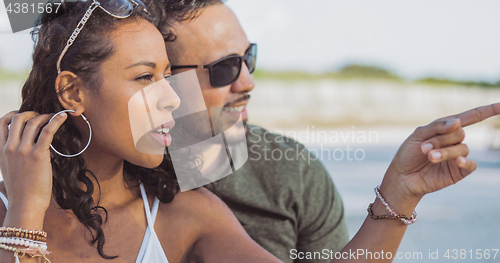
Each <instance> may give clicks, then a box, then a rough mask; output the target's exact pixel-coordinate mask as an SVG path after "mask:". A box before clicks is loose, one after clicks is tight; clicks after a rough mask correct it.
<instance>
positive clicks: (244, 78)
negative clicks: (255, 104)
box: [231, 62, 255, 93]
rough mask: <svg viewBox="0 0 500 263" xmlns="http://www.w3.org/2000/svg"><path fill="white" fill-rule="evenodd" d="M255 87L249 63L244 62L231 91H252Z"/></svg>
mask: <svg viewBox="0 0 500 263" xmlns="http://www.w3.org/2000/svg"><path fill="white" fill-rule="evenodd" d="M254 87H255V83H254V82H253V76H252V74H250V71H248V67H247V64H246V63H245V62H243V65H242V66H241V73H240V76H239V77H238V79H237V80H236V81H235V82H234V83H233V84H232V85H231V91H232V92H234V93H244V92H250V91H252V90H253V88H254Z"/></svg>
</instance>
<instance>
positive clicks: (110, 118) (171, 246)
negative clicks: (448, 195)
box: [0, 0, 500, 263]
mask: <svg viewBox="0 0 500 263" xmlns="http://www.w3.org/2000/svg"><path fill="white" fill-rule="evenodd" d="M114 2H120V1H118V0H116V1H102V6H103V8H100V7H96V6H95V5H96V3H95V2H91V1H86V2H78V3H77V5H76V6H75V7H73V8H71V9H70V10H65V12H66V15H65V16H62V17H59V18H57V19H55V17H54V15H53V14H44V17H43V18H42V22H43V23H44V24H43V25H42V26H41V28H40V29H39V31H38V33H37V36H38V39H37V44H36V46H35V51H34V54H33V69H32V71H31V74H30V76H29V78H28V80H27V82H26V84H25V86H24V87H23V103H22V106H21V109H20V111H19V112H11V113H9V114H7V115H6V116H4V117H3V118H1V119H0V147H1V149H2V150H1V152H0V166H1V169H2V175H3V178H4V184H3V185H2V186H1V187H0V192H2V193H3V195H5V196H6V197H7V198H6V199H8V201H7V200H4V203H5V204H6V207H5V208H4V207H2V206H0V218H2V219H4V224H3V226H5V227H15V228H21V229H33V230H43V231H45V232H47V233H48V236H47V240H46V241H47V242H46V243H47V245H48V248H47V250H48V251H50V252H51V254H50V255H48V256H47V257H48V258H49V259H50V260H51V261H52V262H107V261H108V259H113V262H134V261H135V262H168V261H169V262H279V260H278V259H276V258H275V257H273V256H272V255H270V254H269V253H268V252H266V251H265V250H263V249H262V248H260V247H259V246H258V245H257V244H255V243H254V242H253V241H252V240H251V239H250V238H249V237H248V235H247V234H246V233H245V231H244V229H243V228H242V227H241V225H239V223H238V221H237V220H236V219H235V217H234V216H233V215H232V213H231V212H230V210H229V209H228V208H227V207H226V206H225V205H224V204H223V203H222V202H221V201H220V200H219V199H218V198H216V197H215V196H213V195H212V194H210V193H209V192H208V191H207V190H203V188H200V189H197V190H193V191H187V192H182V193H178V185H177V183H176V181H175V177H174V175H173V174H172V167H171V166H170V161H169V160H168V159H167V158H166V157H165V156H164V155H160V154H147V153H142V152H141V151H138V150H137V149H136V145H134V139H133V138H132V137H133V136H132V131H131V127H130V126H131V125H130V122H129V116H128V113H127V112H128V106H129V104H128V103H129V101H130V98H131V97H133V96H134V94H137V93H138V92H141V90H143V89H144V88H146V87H147V86H150V85H151V84H153V83H155V82H156V83H160V85H163V87H164V88H165V90H166V91H167V92H166V94H168V96H165V97H162V98H158V101H155V102H154V103H153V105H156V107H157V110H159V111H161V112H163V114H165V116H168V117H170V116H171V113H172V111H174V110H175V109H176V108H177V107H178V106H179V103H180V102H179V100H178V97H177V95H176V94H175V92H173V91H172V90H171V87H170V86H169V85H168V84H167V83H166V82H165V81H164V78H165V76H169V75H170V69H169V62H168V58H167V55H166V53H165V46H164V41H163V38H162V36H161V34H160V33H159V31H157V29H156V28H155V25H154V24H153V23H151V22H154V21H152V19H151V16H149V15H148V14H146V12H145V11H144V10H143V9H144V8H143V7H141V6H139V8H135V9H134V11H133V13H132V14H126V13H125V14H118V13H117V12H118V11H120V9H116V10H113V12H109V11H110V10H106V9H105V8H108V9H112V6H113V5H111V4H109V3H114ZM134 2H138V1H134ZM138 3H139V4H140V2H138ZM108 4H109V5H108ZM88 10H91V11H88ZM122 11H123V10H122ZM149 11H150V13H154V12H153V10H149ZM85 12H87V13H86V15H85V17H86V18H85V21H84V23H83V24H84V25H83V27H82V23H80V20H81V18H82V17H84V13H85ZM109 13H112V14H113V15H114V16H115V17H113V16H112V15H110V14H109ZM116 17H121V18H116ZM77 27H78V28H79V30H78V31H77V34H76V38H75V37H72V38H71V39H72V40H74V41H73V42H72V44H71V45H69V43H67V42H66V40H67V39H69V38H70V36H71V34H72V33H73V32H74V31H75V30H74V29H75V28H77ZM78 32H79V33H78ZM73 36H74V35H73ZM68 46H69V47H68ZM54 84H55V86H54ZM63 110H69V112H64V113H60V112H61V111H63ZM478 111H479V112H481V113H483V115H482V117H481V118H480V119H476V118H475V116H476V115H474V114H473V113H474V112H472V113H465V114H462V115H460V116H457V117H456V118H446V119H443V120H437V121H436V122H434V123H432V124H430V125H429V126H426V127H422V128H419V129H417V130H416V132H415V133H414V134H413V135H412V136H410V138H409V139H408V140H407V141H406V142H405V143H404V144H403V146H402V147H401V149H400V151H399V152H398V154H397V156H396V157H395V159H394V161H393V163H392V164H391V166H390V168H389V169H388V172H387V174H386V177H385V178H384V181H383V183H382V186H381V189H380V192H381V193H383V195H384V198H385V199H386V200H387V203H388V204H389V205H390V206H391V207H392V208H393V209H394V211H396V212H397V213H399V214H400V215H402V214H405V215H411V213H412V211H413V209H414V208H415V206H416V205H417V203H418V201H419V200H420V198H422V196H423V195H425V194H426V193H430V192H433V191H437V190H440V189H442V188H444V187H446V186H448V185H450V184H453V183H455V182H456V181H458V180H460V179H462V178H464V177H465V176H466V175H468V174H470V173H471V172H472V171H473V170H474V169H475V168H476V164H475V162H473V161H471V160H469V159H467V158H465V157H466V156H467V152H468V150H467V147H466V146H465V145H464V144H461V142H462V141H463V138H464V132H463V129H462V126H463V125H467V124H472V123H473V122H476V121H480V120H482V118H484V117H487V116H490V115H493V114H496V113H498V112H500V106H499V105H495V106H491V107H489V108H482V109H479V110H478ZM54 113H60V114H57V115H54ZM83 113H84V114H83ZM67 114H69V115H70V116H71V117H68V116H67ZM54 116H55V117H54ZM83 116H85V119H84V118H83ZM52 117H54V119H53V120H52V121H51V122H49V121H50V119H51V118H52ZM87 121H88V123H87ZM461 122H462V123H461ZM464 122H465V123H464ZM47 123H48V124H47ZM9 125H10V127H9ZM44 125H45V126H44ZM89 127H91V128H89ZM156 128H157V127H155V128H154V129H152V132H154V131H155V130H156ZM56 131H57V133H56ZM90 131H92V132H90ZM38 134H39V137H38V138H37V136H38ZM155 136H157V135H155ZM160 136H163V137H165V138H168V135H167V134H166V133H165V132H162V133H161V134H160ZM88 141H90V144H88V148H86V146H87V142H88ZM51 143H52V146H53V150H51ZM164 144H165V145H168V144H169V141H168V140H167V139H165V140H164ZM165 145H163V146H162V147H164V146H165ZM157 147H158V145H157ZM82 149H85V151H83V153H82V154H81V155H77V156H76V157H71V158H70V157H65V156H68V155H69V156H71V155H75V154H78V153H79V152H81V150H82ZM56 150H57V151H58V152H59V154H58V153H57V152H55V151H56ZM422 151H423V153H422ZM64 155H65V156H64ZM143 186H144V187H143ZM51 190H52V191H51ZM174 196H175V198H174ZM160 201H161V203H160ZM149 207H152V209H149ZM150 211H151V212H150ZM372 211H373V214H374V215H390V214H389V213H388V212H387V211H386V209H385V206H384V204H383V202H382V201H381V199H380V198H379V199H377V201H376V202H375V203H374V205H373V207H372ZM405 229H406V225H405V224H403V223H402V222H401V221H399V220H373V219H371V218H367V220H366V221H365V223H364V224H363V226H362V227H361V229H360V231H359V232H358V234H357V235H356V236H355V237H354V239H353V240H352V241H351V242H350V243H349V244H348V245H347V246H346V248H344V250H343V252H348V251H349V250H356V249H357V248H362V249H368V250H370V251H374V252H375V251H380V250H385V251H386V252H387V251H389V252H390V251H392V252H393V253H394V252H395V251H396V250H397V247H398V246H399V243H400V241H401V238H402V236H403V234H404V231H405ZM3 231H4V232H5V231H7V230H5V229H4V230H3ZM7 232H8V231H7ZM89 241H90V245H89ZM42 242H43V241H42ZM7 245H8V244H7ZM7 245H5V246H6V247H7ZM8 247H10V248H13V249H9V250H7V249H5V247H3V248H2V249H0V263H4V262H12V258H13V257H16V255H17V257H21V256H22V253H19V252H17V251H18V250H19V249H24V248H23V245H15V244H14V245H8ZM10 250H14V252H12V251H10ZM40 251H41V252H44V251H42V250H40ZM40 251H38V252H33V254H37V253H39V252H40ZM13 254H14V255H13ZM40 254H43V253H40ZM167 258H168V261H167ZM36 259H40V258H39V257H37V258H31V257H30V256H29V255H24V256H23V257H21V258H20V262H37V261H36ZM351 259H352V258H351ZM353 260H355V261H356V262H360V261H362V260H360V259H357V258H356V259H353ZM386 261H388V262H389V261H392V260H391V259H387V260H386ZM378 262H382V261H378Z"/></svg>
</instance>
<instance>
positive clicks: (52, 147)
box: [49, 110, 92, 158]
mask: <svg viewBox="0 0 500 263" xmlns="http://www.w3.org/2000/svg"><path fill="white" fill-rule="evenodd" d="M63 112H75V111H74V110H62V111H60V112H58V113H56V114H54V116H52V118H50V120H49V123H50V122H51V121H52V120H53V119H54V118H55V117H56V116H57V115H59V114H61V113H63ZM80 116H82V118H83V120H84V121H85V122H87V125H88V126H89V131H90V135H89V142H87V145H86V146H85V148H83V150H81V151H80V152H79V153H77V154H71V155H68V154H62V153H60V152H58V151H57V150H56V149H55V148H54V146H52V144H50V148H51V149H52V150H53V151H54V152H55V153H57V154H59V155H61V156H63V157H67V158H71V157H76V156H78V155H80V154H82V153H83V152H84V151H85V150H87V148H88V147H89V145H90V141H91V140H92V128H91V127H90V123H89V121H88V120H87V118H85V116H83V114H81V115H80Z"/></svg>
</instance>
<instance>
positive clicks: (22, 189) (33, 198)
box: [0, 111, 66, 218]
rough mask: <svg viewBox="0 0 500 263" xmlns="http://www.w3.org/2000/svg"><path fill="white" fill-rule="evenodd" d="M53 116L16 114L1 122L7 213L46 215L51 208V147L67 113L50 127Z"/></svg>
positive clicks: (0, 151)
mask: <svg viewBox="0 0 500 263" xmlns="http://www.w3.org/2000/svg"><path fill="white" fill-rule="evenodd" d="M52 116H53V114H44V115H40V114H38V113H36V112H32V111H30V112H23V113H17V112H15V111H13V112H10V113H8V114H6V115H5V116H3V117H2V118H1V119H0V168H1V172H2V177H3V180H4V184H5V188H6V191H7V198H8V200H9V209H8V212H15V211H31V212H35V213H37V214H39V213H42V212H43V214H44V213H45V211H46V210H47V208H48V206H49V203H50V199H51V194H52V165H51V162H50V144H51V142H52V139H53V137H54V134H55V133H56V131H57V130H58V129H59V127H60V126H61V124H62V123H63V122H64V121H65V120H66V114H60V115H58V116H57V117H56V118H54V120H53V121H52V122H50V123H49V124H47V123H48V122H49V120H50V118H51V117H52ZM45 124H47V125H46V126H45V127H43V126H44V125H45ZM9 125H10V128H9ZM42 127H43V128H42ZM39 133H40V136H39V137H38V140H37V141H36V142H35V139H36V137H37V135H38V134H39ZM42 218H43V217H42Z"/></svg>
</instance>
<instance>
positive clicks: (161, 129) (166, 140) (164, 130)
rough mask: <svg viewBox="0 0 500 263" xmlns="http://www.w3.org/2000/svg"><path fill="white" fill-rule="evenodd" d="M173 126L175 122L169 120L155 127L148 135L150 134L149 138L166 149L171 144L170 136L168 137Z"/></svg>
mask: <svg viewBox="0 0 500 263" xmlns="http://www.w3.org/2000/svg"><path fill="white" fill-rule="evenodd" d="M174 126H175V121H174V120H171V121H169V122H165V123H163V124H162V125H160V126H158V127H156V128H155V129H154V130H152V131H150V132H149V133H150V134H151V136H152V137H153V139H154V140H155V141H157V142H158V143H160V144H162V145H164V146H165V147H168V146H169V145H170V144H171V143H172V136H170V133H169V132H170V130H171V129H172V128H173V127H174Z"/></svg>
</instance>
